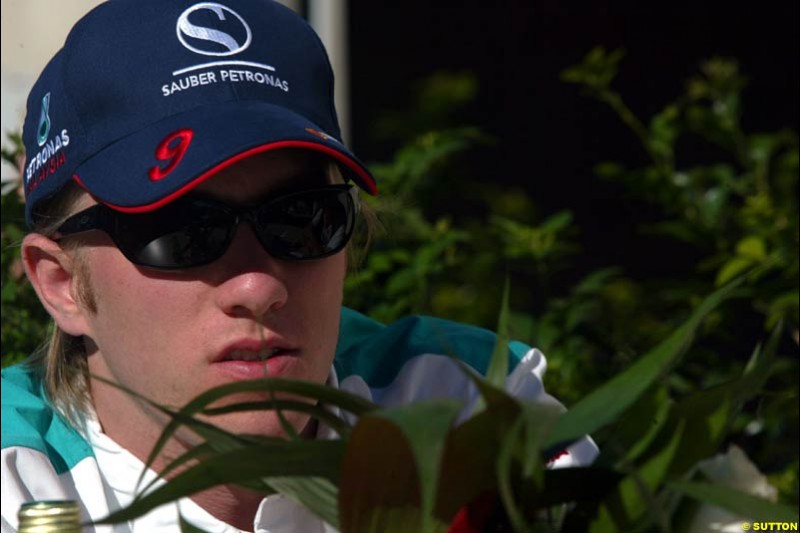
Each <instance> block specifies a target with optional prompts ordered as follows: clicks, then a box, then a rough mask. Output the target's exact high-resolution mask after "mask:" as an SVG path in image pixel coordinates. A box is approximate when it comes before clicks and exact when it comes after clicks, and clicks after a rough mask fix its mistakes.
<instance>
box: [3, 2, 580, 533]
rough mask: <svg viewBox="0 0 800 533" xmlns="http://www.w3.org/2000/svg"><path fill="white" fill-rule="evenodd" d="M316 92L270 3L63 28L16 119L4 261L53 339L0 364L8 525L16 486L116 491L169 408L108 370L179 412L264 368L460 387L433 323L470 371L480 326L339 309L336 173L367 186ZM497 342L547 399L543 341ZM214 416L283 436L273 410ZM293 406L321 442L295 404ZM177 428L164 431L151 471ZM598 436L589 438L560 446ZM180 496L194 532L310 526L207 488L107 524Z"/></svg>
mask: <svg viewBox="0 0 800 533" xmlns="http://www.w3.org/2000/svg"><path fill="white" fill-rule="evenodd" d="M332 96H333V74H332V72H331V68H330V65H329V63H328V59H327V56H326V54H325V51H324V49H323V47H322V44H321V43H320V41H319V39H318V37H317V36H316V35H315V34H314V33H313V31H312V30H311V29H310V28H309V27H308V25H306V24H305V22H304V21H303V20H302V19H301V18H299V17H297V16H296V15H295V14H294V13H292V12H291V11H290V10H288V9H286V8H284V7H282V6H280V5H279V4H275V3H272V2H271V1H269V0H250V1H247V2H223V3H215V2H197V1H196V0H181V1H170V2H164V1H162V0H112V1H111V2H108V3H106V4H103V5H101V6H99V7H98V8H96V9H95V10H93V11H92V12H91V13H89V14H88V15H87V16H86V17H84V18H83V19H82V20H81V21H80V22H78V23H77V24H76V26H75V27H74V28H73V30H72V32H71V33H70V35H69V36H68V37H67V40H66V42H65V45H64V47H63V49H62V50H60V51H59V52H58V53H57V54H56V55H55V57H54V58H53V59H52V60H51V62H50V63H49V64H48V65H47V67H46V68H45V70H44V71H43V73H42V74H41V76H40V78H39V80H38V81H37V82H36V84H35V86H34V88H33V89H32V91H31V93H30V96H29V99H28V114H27V118H26V120H25V126H24V132H23V137H24V141H25V146H26V151H27V162H26V165H25V169H24V180H25V191H26V200H27V201H26V217H27V221H28V224H29V226H30V227H31V228H32V230H33V231H32V232H31V233H30V234H29V235H28V236H27V237H26V238H25V240H24V242H23V245H22V256H23V261H24V265H25V269H26V273H27V275H28V277H29V279H30V281H31V283H32V284H33V286H34V288H35V289H36V291H37V294H38V295H39V298H40V299H41V301H42V304H43V305H44V306H45V308H46V309H47V311H48V312H49V314H50V315H51V316H52V317H53V320H54V322H55V332H54V335H53V338H52V339H51V341H50V343H49V346H48V348H47V349H46V350H44V351H42V352H41V353H39V354H38V355H36V356H34V357H33V358H32V360H31V361H29V363H28V364H26V365H21V366H18V367H13V368H10V369H6V371H4V374H3V405H2V406H3V416H2V420H3V430H2V434H3V451H2V453H3V498H2V517H3V523H2V524H3V531H13V530H15V528H16V512H17V510H18V508H19V506H20V505H21V504H22V503H23V502H25V501H30V500H45V499H74V500H77V501H78V502H79V503H80V504H81V507H82V513H83V515H84V518H85V519H90V518H92V519H97V518H100V517H102V516H104V515H106V514H107V513H108V512H109V510H113V509H117V508H119V507H121V506H124V505H125V504H127V503H129V502H130V501H131V499H132V497H133V493H132V492H133V490H134V487H135V485H136V481H137V479H138V476H139V474H140V472H141V471H142V468H143V466H144V465H143V461H144V460H146V458H147V456H148V454H149V452H150V451H151V450H152V447H153V445H154V443H155V442H156V440H157V438H158V436H159V434H160V433H161V431H162V430H163V428H164V424H165V420H164V418H163V417H162V416H161V415H160V414H159V413H158V412H156V411H155V410H153V409H152V408H150V407H149V406H148V405H147V404H146V403H144V402H142V401H140V400H138V399H137V398H136V397H135V396H132V395H130V394H128V393H126V392H124V391H123V390H121V389H120V388H118V387H114V386H111V385H109V384H108V383H107V381H110V382H113V383H117V384H119V385H122V386H123V387H125V388H127V389H129V390H132V391H135V392H136V393H138V394H140V395H142V396H144V397H146V398H148V399H150V400H153V401H155V402H158V403H160V404H164V405H170V406H176V407H177V406H181V405H183V404H185V403H187V402H188V401H189V400H190V399H192V398H193V397H195V396H196V395H197V394H199V393H201V392H203V391H205V390H207V389H209V388H211V387H214V386H216V385H221V384H224V383H229V382H233V381H240V380H247V379H254V378H259V377H263V376H264V375H265V374H266V375H268V376H277V377H285V378H294V379H303V380H309V381H313V382H316V383H325V382H327V383H328V384H330V385H331V386H334V387H340V388H343V389H346V390H349V391H353V392H357V393H358V394H361V395H364V396H366V397H369V398H371V399H373V400H374V401H377V402H379V403H382V404H384V405H395V404H399V403H404V402H408V401H413V400H418V399H424V398H430V397H436V396H442V395H448V396H453V397H456V398H460V399H463V400H465V401H466V402H469V401H471V400H474V398H475V394H476V393H475V390H474V388H473V387H471V386H469V380H468V379H467V378H466V376H464V374H463V373H462V372H461V371H460V370H459V369H458V368H457V366H456V365H455V364H454V363H452V361H450V360H449V359H448V358H446V357H444V356H443V355H442V354H448V353H450V352H449V351H447V350H448V348H447V347H444V346H443V344H444V343H443V342H441V339H442V338H446V339H447V346H448V347H450V348H452V349H453V350H454V351H455V353H456V354H458V355H459V356H461V357H462V358H464V359H465V360H466V361H467V362H469V363H470V364H472V365H473V366H474V367H475V368H476V369H478V370H481V371H482V370H485V365H486V361H485V359H486V357H487V356H488V354H489V353H490V351H491V346H492V344H493V342H494V341H493V336H492V335H491V334H489V333H488V332H484V331H480V330H476V329H474V328H468V327H464V326H459V325H456V324H450V323H446V322H442V321H433V320H430V319H420V318H414V319H409V320H406V321H402V322H401V323H398V324H393V325H390V326H388V327H386V326H382V325H380V324H377V323H374V322H372V321H371V320H369V319H367V318H366V317H363V316H361V315H359V314H357V313H355V312H353V311H350V310H347V309H343V308H342V287H343V281H344V276H345V271H346V255H345V253H344V252H345V249H346V247H347V244H348V241H349V239H350V237H351V235H352V233H353V229H354V226H355V224H356V219H357V216H358V211H359V202H358V196H357V194H356V191H357V188H356V187H355V186H354V185H352V184H350V183H351V182H352V183H354V184H355V185H357V186H358V187H360V188H361V189H363V190H365V191H366V192H368V193H370V194H375V193H376V192H377V187H376V184H375V180H374V179H373V177H372V175H371V174H370V173H369V171H368V170H367V169H366V168H365V167H364V166H363V165H362V164H361V163H360V162H359V161H358V159H356V157H355V156H354V155H353V154H352V153H351V152H350V151H349V150H348V149H347V148H346V147H345V146H343V145H342V144H341V142H340V141H339V140H338V139H339V137H340V132H339V127H338V124H337V119H336V112H335V109H334V106H333V97H332ZM511 351H512V352H513V353H514V355H515V360H514V365H513V369H512V372H511V374H510V375H509V378H508V381H507V383H508V387H509V388H510V389H511V390H513V391H515V393H516V394H518V395H520V396H521V397H526V398H530V399H531V400H535V401H553V400H552V399H551V398H550V397H549V396H547V395H546V393H545V392H544V390H543V388H542V385H541V375H542V373H543V371H544V368H545V362H544V359H543V357H542V356H541V354H540V353H539V352H538V351H536V350H530V349H528V348H527V347H523V346H521V345H517V344H514V345H512V346H511ZM334 359H335V360H334ZM253 399H264V398H261V397H259V396H258V395H253ZM214 422H215V423H218V424H219V425H220V426H222V427H224V428H225V429H227V430H229V431H234V432H242V433H254V434H262V435H273V436H274V435H282V434H283V429H282V426H281V424H280V421H279V420H278V419H277V417H276V415H275V414H274V413H273V412H264V411H258V412H251V413H244V414H243V413H238V414H230V415H226V416H223V417H218V418H215V419H214ZM289 422H290V423H291V424H292V426H293V427H294V429H295V430H296V431H297V432H300V433H302V434H303V435H305V436H306V437H308V438H321V437H323V435H322V434H321V431H320V428H318V427H317V426H316V425H315V424H313V423H310V422H309V419H308V417H307V416H303V415H301V414H293V415H292V416H291V417H290V418H289ZM195 444H196V442H195V440H194V438H193V437H192V436H191V435H185V434H180V435H178V436H176V438H174V439H172V441H170V443H169V444H168V446H167V447H166V448H165V450H164V451H163V453H162V455H161V456H160V457H159V458H158V460H157V461H156V462H155V463H154V464H153V469H154V471H155V472H158V471H160V470H162V469H163V468H164V466H165V465H166V464H167V461H168V460H169V458H174V457H176V456H178V455H179V454H181V453H183V452H185V451H186V450H188V449H190V448H191V447H192V446H194V445H195ZM595 452H596V450H595V448H594V447H593V444H591V442H589V441H584V442H581V443H579V444H577V445H575V446H573V447H572V448H571V449H570V450H569V453H568V454H567V455H566V456H565V457H562V458H561V459H559V461H560V462H561V464H580V463H586V462H589V461H591V459H592V458H593V457H594V454H595ZM155 472H150V473H149V474H150V475H151V477H152V476H155ZM178 509H180V512H181V514H182V515H183V516H184V517H186V518H187V519H188V520H189V521H190V522H191V523H193V524H194V525H196V526H198V527H200V528H202V529H205V530H208V531H238V530H245V531H253V530H255V531H305V532H311V531H324V530H325V528H326V527H327V526H326V525H325V524H322V523H320V522H319V521H318V520H317V519H316V518H314V517H313V515H311V514H309V513H307V512H305V511H304V510H303V509H302V508H299V507H298V506H296V505H295V504H294V503H292V502H291V501H289V500H286V499H283V498H281V497H275V496H272V497H269V498H266V499H265V498H263V496H262V495H260V494H257V493H254V492H250V491H246V490H244V489H240V488H236V487H232V486H222V487H218V488H214V489H211V490H208V491H205V492H202V493H200V494H198V495H196V496H194V497H192V498H191V499H185V500H182V501H181V502H180V503H179V504H178V505H170V506H165V507H162V508H160V509H157V510H156V511H154V512H152V513H150V514H149V515H147V516H145V517H143V518H141V519H140V520H137V521H136V522H132V523H129V524H123V525H120V526H119V528H122V529H121V530H125V531H129V530H135V531H147V532H150V531H161V530H176V529H177V527H178V526H177V518H178ZM119 528H118V530H119Z"/></svg>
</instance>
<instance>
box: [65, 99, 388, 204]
mask: <svg viewBox="0 0 800 533" xmlns="http://www.w3.org/2000/svg"><path fill="white" fill-rule="evenodd" d="M186 129H188V130H191V132H192V139H191V142H190V144H189V146H188V148H187V149H186V151H185V153H184V154H183V157H182V158H181V159H180V162H179V163H178V164H177V165H176V166H175V168H174V169H172V170H171V172H169V173H168V174H167V175H166V176H165V177H164V178H163V179H158V180H154V179H151V178H150V169H152V168H154V167H159V168H163V167H165V166H166V165H167V163H168V162H169V161H163V160H159V159H157V158H156V149H157V147H158V146H159V145H160V144H161V143H162V142H163V141H164V139H167V138H169V136H170V135H172V134H174V133H175V132H177V131H180V130H186ZM173 144H174V143H173ZM280 148H303V149H308V150H313V151H317V152H321V153H324V154H326V155H328V156H330V157H331V158H333V159H335V160H336V161H337V162H338V163H340V166H341V167H342V169H343V170H344V172H345V174H346V177H348V178H350V179H352V180H353V181H354V182H355V183H356V184H357V185H358V186H359V187H361V188H362V189H364V190H365V191H367V192H368V193H370V194H377V192H378V191H377V187H376V185H375V180H374V179H373V177H372V175H371V174H370V173H369V171H368V170H367V169H366V167H365V166H364V165H363V164H362V163H361V162H360V161H359V160H358V159H357V158H356V157H355V156H354V155H353V154H352V153H351V152H350V151H349V150H348V149H347V148H346V147H345V146H344V145H342V144H341V143H339V142H338V141H336V140H335V139H333V138H332V137H330V136H329V135H327V134H326V133H325V132H322V131H320V128H319V127H318V126H317V125H316V124H314V123H313V122H311V121H309V120H307V119H305V118H304V117H302V116H300V115H299V114H297V113H294V112H292V111H289V110H288V109H286V108H283V107H279V106H275V105H271V104H266V103H263V102H255V101H245V102H228V103H224V104H219V105H216V106H213V107H206V108H196V109H193V110H192V111H189V112H186V113H182V114H180V115H175V116H172V117H169V118H167V119H165V120H163V121H161V122H158V123H156V124H154V125H152V126H149V127H148V128H146V129H144V130H141V131H138V132H136V133H134V134H131V135H129V136H127V137H125V138H123V139H120V140H118V141H117V142H115V143H114V144H112V145H110V146H108V147H106V148H104V149H103V150H101V151H99V152H97V153H96V154H95V155H94V156H92V157H91V158H89V159H87V160H86V161H84V162H83V163H81V164H80V165H79V166H78V167H77V168H76V170H75V175H74V178H75V180H76V181H78V182H79V183H80V184H81V185H82V186H83V187H84V188H85V189H87V190H88V191H89V192H90V193H91V194H92V195H93V196H94V197H95V198H96V199H97V200H99V201H101V202H103V203H104V204H107V205H109V206H110V207H113V208H114V209H118V210H120V211H127V212H146V211H151V210H153V209H157V208H159V207H160V206H163V205H165V204H167V203H169V202H170V201H172V200H174V199H175V198H178V197H180V196H181V195H183V194H185V193H186V192H187V191H189V190H191V189H192V188H194V187H195V186H197V185H198V184H200V183H202V182H203V181H205V180H207V179H208V178H210V177H212V176H213V175H214V174H216V173H217V172H219V171H220V170H222V169H223V168H225V167H227V166H229V165H231V164H233V163H235V162H236V161H239V160H240V159H243V158H245V157H249V156H251V155H253V154H256V153H259V152H265V151H268V150H275V149H280Z"/></svg>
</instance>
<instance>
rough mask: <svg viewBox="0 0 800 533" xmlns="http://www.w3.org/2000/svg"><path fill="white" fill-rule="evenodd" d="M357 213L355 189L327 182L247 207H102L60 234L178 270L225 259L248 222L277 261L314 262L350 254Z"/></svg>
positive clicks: (189, 202) (190, 201)
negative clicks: (102, 240) (91, 234)
mask: <svg viewBox="0 0 800 533" xmlns="http://www.w3.org/2000/svg"><path fill="white" fill-rule="evenodd" d="M358 210H359V203H358V189H357V188H356V187H355V186H353V185H329V186H326V187H322V188H319V189H312V190H305V191H301V192H295V193H291V194H287V195H284V196H280V197H277V198H272V199H270V200H268V201H266V202H265V203H263V204H261V205H256V206H248V207H231V206H228V205H226V204H223V203H220V202H215V201H213V200H206V199H201V198H191V197H181V198H178V199H177V200H175V201H173V202H171V203H169V204H167V205H166V206H164V207H161V208H159V209H157V210H155V211H151V212H149V213H141V214H131V213H123V212H120V211H115V210H113V209H111V208H110V207H108V206H105V205H103V204H97V205H94V206H92V207H90V208H88V209H85V210H83V211H81V212H79V213H76V214H75V215H72V216H71V217H69V218H68V219H67V220H66V221H65V222H64V224H62V225H61V227H60V228H59V229H58V232H59V233H60V234H61V236H66V235H72V234H75V233H80V232H84V231H90V230H100V231H103V232H105V233H106V234H108V236H109V237H111V240H112V241H114V244H116V245H117V248H119V250H120V251H121V252H122V254H123V255H124V256H125V257H126V258H127V259H128V260H129V261H130V262H131V263H133V264H135V265H138V266H141V267H146V268H154V269H159V270H177V269H185V268H191V267H196V266H201V265H206V264H208V263H211V262H213V261H216V260H217V259H219V258H220V257H222V255H223V254H224V253H225V251H226V250H227V249H228V246H230V244H231V241H232V240H233V236H234V234H235V233H236V228H237V227H238V225H239V223H240V222H243V221H246V222H249V223H250V224H251V226H252V227H253V230H254V231H255V234H256V236H257V237H258V240H259V241H260V242H261V245H262V246H264V249H265V250H266V251H267V252H268V253H269V254H270V255H271V256H273V257H275V258H277V259H282V260H285V261H309V260H314V259H321V258H323V257H327V256H329V255H333V254H336V253H338V252H340V251H342V250H343V249H344V247H345V246H346V245H347V242H348V241H349V240H350V237H351V236H352V235H353V228H354V226H355V221H356V214H357V213H358Z"/></svg>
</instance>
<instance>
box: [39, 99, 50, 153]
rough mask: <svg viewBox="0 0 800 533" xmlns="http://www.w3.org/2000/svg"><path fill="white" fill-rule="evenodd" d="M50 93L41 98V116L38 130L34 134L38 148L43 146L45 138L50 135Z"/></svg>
mask: <svg viewBox="0 0 800 533" xmlns="http://www.w3.org/2000/svg"><path fill="white" fill-rule="evenodd" d="M49 111H50V93H47V94H46V95H44V98H42V114H41V115H40V116H39V129H38V130H37V133H36V141H37V142H38V143H39V146H44V143H46V142H47V137H48V136H49V135H50V115H49Z"/></svg>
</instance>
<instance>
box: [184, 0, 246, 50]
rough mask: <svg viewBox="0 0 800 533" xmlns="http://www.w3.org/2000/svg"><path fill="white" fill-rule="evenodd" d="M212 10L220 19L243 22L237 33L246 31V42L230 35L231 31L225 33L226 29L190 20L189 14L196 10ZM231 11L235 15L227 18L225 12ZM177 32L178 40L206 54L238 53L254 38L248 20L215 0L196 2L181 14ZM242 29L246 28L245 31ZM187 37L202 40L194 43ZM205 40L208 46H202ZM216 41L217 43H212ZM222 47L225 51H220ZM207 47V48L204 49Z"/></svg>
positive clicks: (190, 48) (240, 37)
mask: <svg viewBox="0 0 800 533" xmlns="http://www.w3.org/2000/svg"><path fill="white" fill-rule="evenodd" d="M201 10H204V11H211V12H213V13H214V14H215V15H216V16H217V18H218V19H219V20H220V21H236V20H238V22H239V23H240V24H241V27H240V31H239V32H237V34H240V33H244V42H242V43H239V41H237V39H236V37H234V36H232V35H230V34H229V33H225V32H224V31H220V30H216V29H213V28H206V27H205V26H198V25H196V24H193V23H191V22H190V21H189V15H191V14H192V13H194V12H196V11H201ZM226 13H229V14H230V15H233V16H232V17H230V18H226V17H225V14H226ZM176 30H177V33H178V40H179V41H180V42H181V44H182V45H183V46H185V47H186V48H188V49H189V50H191V51H192V52H195V53H198V54H202V55H205V56H232V55H234V54H238V53H239V52H242V51H244V50H245V49H247V47H248V46H250V41H251V40H252V37H253V35H252V33H251V32H250V26H248V25H247V22H245V21H244V19H243V18H242V17H241V16H239V14H238V13H237V12H236V11H234V10H232V9H231V8H229V7H227V6H223V5H222V4H217V3H214V2H201V3H199V4H195V5H193V6H192V7H190V8H189V9H187V10H186V11H184V12H183V13H181V16H180V17H178V25H177V28H176ZM241 30H244V31H243V32H242V31H241ZM237 36H238V37H239V39H240V40H241V39H242V35H237ZM187 37H192V38H194V39H196V40H198V41H200V42H195V43H194V44H190V43H189V41H187V39H186V38H187ZM203 41H205V42H207V43H209V45H208V46H205V47H201V46H202V42H203ZM211 43H215V44H213V45H212V44H211ZM220 47H222V48H225V49H226V50H225V51H220ZM204 48H205V49H204Z"/></svg>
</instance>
